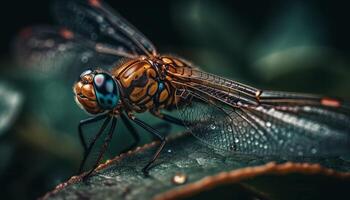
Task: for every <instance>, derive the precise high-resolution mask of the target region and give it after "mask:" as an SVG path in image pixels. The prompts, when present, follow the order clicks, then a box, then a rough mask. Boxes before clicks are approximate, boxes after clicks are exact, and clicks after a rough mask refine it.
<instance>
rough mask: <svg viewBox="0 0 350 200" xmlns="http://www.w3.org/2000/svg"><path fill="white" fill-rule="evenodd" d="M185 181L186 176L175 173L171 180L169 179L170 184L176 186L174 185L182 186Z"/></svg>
mask: <svg viewBox="0 0 350 200" xmlns="http://www.w3.org/2000/svg"><path fill="white" fill-rule="evenodd" d="M186 181H187V175H186V174H183V173H177V174H175V176H173V178H172V179H171V182H172V183H174V184H176V185H182V184H184V183H186Z"/></svg>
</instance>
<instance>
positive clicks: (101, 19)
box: [96, 15, 103, 23]
mask: <svg viewBox="0 0 350 200" xmlns="http://www.w3.org/2000/svg"><path fill="white" fill-rule="evenodd" d="M96 20H97V22H99V23H102V22H103V17H102V16H100V15H99V16H97V17H96Z"/></svg>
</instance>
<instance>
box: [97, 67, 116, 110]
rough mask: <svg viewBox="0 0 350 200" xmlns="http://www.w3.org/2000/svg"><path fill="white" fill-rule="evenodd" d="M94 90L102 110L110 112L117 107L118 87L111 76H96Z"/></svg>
mask: <svg viewBox="0 0 350 200" xmlns="http://www.w3.org/2000/svg"><path fill="white" fill-rule="evenodd" d="M94 88H95V94H96V99H97V102H98V104H99V106H100V107H101V108H102V109H105V110H110V109H113V108H115V107H116V106H117V104H118V101H119V91H118V86H117V84H116V82H115V81H114V79H113V78H112V77H111V76H110V75H109V74H106V73H99V74H96V75H95V77H94Z"/></svg>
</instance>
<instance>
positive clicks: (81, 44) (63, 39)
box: [15, 26, 131, 79]
mask: <svg viewBox="0 0 350 200" xmlns="http://www.w3.org/2000/svg"><path fill="white" fill-rule="evenodd" d="M101 48H104V49H108V48H109V47H108V46H104V45H102V44H99V43H95V42H94V41H91V40H89V39H86V38H85V37H83V36H81V35H79V34H77V33H75V32H73V31H71V30H69V29H67V28H60V27H51V26H38V27H30V28H27V29H25V30H23V31H22V33H21V34H20V35H19V36H18V38H17V40H16V42H15V56H16V60H17V61H18V63H19V65H20V66H21V67H26V68H29V69H32V68H34V69H35V70H36V71H39V72H43V73H45V74H56V73H59V74H65V76H72V78H74V79H75V78H76V77H77V76H78V75H79V74H80V73H81V72H82V70H83V69H84V68H93V67H99V68H105V69H108V68H110V67H112V66H113V65H114V64H115V63H116V62H117V61H118V60H119V59H121V58H130V57H131V55H129V54H128V52H125V51H123V50H122V49H113V54H112V53H109V54H108V53H105V52H101V51H99V49H101ZM109 50H110V51H112V49H109Z"/></svg>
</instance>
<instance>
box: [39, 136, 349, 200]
mask: <svg viewBox="0 0 350 200" xmlns="http://www.w3.org/2000/svg"><path fill="white" fill-rule="evenodd" d="M158 144H159V143H158V142H154V143H151V144H148V145H145V146H143V147H139V148H137V149H136V150H133V151H130V152H128V153H126V154H122V155H120V156H118V157H116V158H114V159H113V160H110V161H107V162H106V163H105V164H102V165H100V166H99V167H98V169H97V171H96V172H95V173H94V174H93V175H92V176H91V177H90V178H88V179H87V180H86V181H85V182H82V181H81V176H76V177H72V178H71V179H70V180H69V181H67V182H65V183H62V184H60V185H59V186H57V188H56V189H55V190H53V191H51V192H49V193H47V194H46V195H45V196H44V199H84V198H86V199H154V198H156V199H178V198H190V199H191V198H199V197H200V198H201V199H202V198H204V199H213V198H219V199H221V198H238V199H247V198H249V199H252V198H257V199H281V198H286V199H296V198H299V197H302V198H304V199H315V198H321V197H326V195H325V194H329V191H327V189H326V188H331V189H334V190H335V191H336V192H337V195H338V194H346V192H347V189H346V188H348V186H349V183H350V181H349V180H350V173H349V171H350V163H349V162H348V161H346V160H343V159H341V158H304V160H303V162H304V163H292V162H288V161H286V160H282V159H280V158H277V157H267V156H264V157H258V156H251V155H237V154H226V153H222V152H219V151H216V150H213V149H211V148H208V147H206V146H204V145H203V144H202V143H200V142H199V141H197V140H196V139H195V138H194V137H192V136H187V135H182V136H178V137H176V138H175V139H169V141H168V143H167V145H166V147H165V149H164V151H163V152H162V153H161V156H160V158H159V159H158V160H157V161H156V162H155V164H154V165H153V168H151V170H150V176H149V177H145V176H144V175H143V173H142V172H141V169H142V167H144V166H145V164H146V163H147V162H148V160H149V159H150V158H151V157H152V155H153V153H154V152H155V150H156V147H157V146H158ZM321 165H322V166H321ZM320 189H322V190H320Z"/></svg>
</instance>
